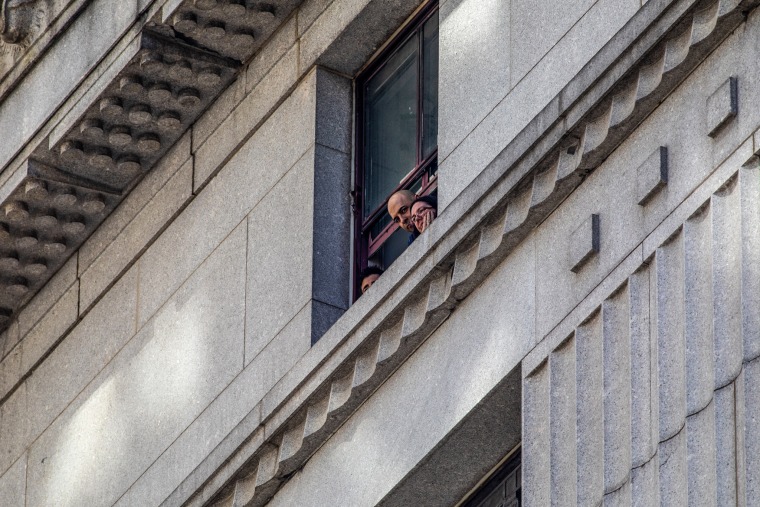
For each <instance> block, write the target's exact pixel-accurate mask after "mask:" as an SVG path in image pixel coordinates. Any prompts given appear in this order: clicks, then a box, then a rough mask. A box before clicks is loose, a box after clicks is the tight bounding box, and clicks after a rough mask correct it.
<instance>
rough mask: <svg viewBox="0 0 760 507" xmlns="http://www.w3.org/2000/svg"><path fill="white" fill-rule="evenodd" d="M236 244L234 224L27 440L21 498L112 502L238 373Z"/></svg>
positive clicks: (241, 283)
mask: <svg viewBox="0 0 760 507" xmlns="http://www.w3.org/2000/svg"><path fill="white" fill-rule="evenodd" d="M245 243H246V235H245V226H244V225H242V226H240V227H239V228H237V229H236V230H235V231H234V232H233V233H232V234H231V235H230V236H229V238H228V239H227V240H226V241H225V242H224V243H222V245H220V247H219V248H217V249H216V250H215V251H214V253H213V254H212V255H211V256H210V257H209V259H208V260H207V261H206V262H205V263H204V264H203V265H201V266H200V267H199V268H198V270H197V271H196V272H195V273H194V274H193V276H192V277H191V278H190V279H189V280H188V281H187V282H186V283H185V284H183V286H182V287H180V289H179V290H178V291H177V292H176V293H175V294H174V295H173V297H172V298H171V299H170V300H169V301H168V303H167V304H166V305H165V306H164V307H163V308H162V309H161V310H160V311H159V312H158V313H157V314H156V316H155V317H154V318H153V319H151V321H150V322H149V323H148V324H147V325H146V326H145V327H143V328H142V329H141V330H140V332H139V333H138V334H137V335H136V336H135V337H134V338H133V339H132V340H130V341H129V343H127V344H126V345H125V346H124V347H123V348H122V349H121V350H120V351H119V352H118V354H116V355H115V357H114V358H113V360H112V361H110V363H109V364H108V365H107V366H106V367H105V368H104V369H103V370H102V371H101V372H100V373H99V374H98V375H97V376H96V378H95V379H94V380H93V381H92V382H91V383H90V384H89V385H88V386H87V388H86V389H85V390H84V391H83V392H82V393H81V394H80V395H79V396H78V397H77V399H76V400H75V401H74V402H73V403H72V404H71V405H69V407H68V408H67V409H66V411H65V412H64V413H63V415H62V416H61V417H59V418H58V420H57V421H56V422H55V423H54V424H53V425H51V427H50V428H48V429H47V430H46V431H45V433H44V434H43V435H42V436H41V437H40V438H39V439H37V441H36V442H35V443H34V444H33V445H32V447H31V450H30V453H31V456H33V458H32V461H33V463H32V465H31V466H30V469H29V477H30V480H31V481H32V482H33V483H34V484H35V485H36V487H35V488H34V491H32V492H30V495H29V505H45V504H46V502H47V501H48V500H49V499H50V498H53V497H54V498H56V499H57V500H58V501H59V502H61V503H62V504H71V505H96V504H97V505H106V504H107V505H112V504H113V503H114V502H115V501H116V500H117V499H118V498H119V497H121V496H122V494H123V493H124V492H125V491H126V490H127V489H128V488H129V487H130V486H131V485H132V484H133V482H134V481H135V480H137V479H138V478H139V477H140V476H141V475H142V474H143V472H144V471H145V470H146V469H147V468H148V467H149V466H150V465H151V464H152V463H153V462H154V461H155V460H156V459H157V458H158V457H159V456H160V455H161V454H162V453H163V452H164V451H165V450H166V449H167V448H168V447H169V446H170V445H171V444H172V443H173V442H175V441H176V439H177V438H178V437H179V436H180V435H181V434H182V432H183V431H184V430H186V428H187V427H188V426H189V425H190V424H192V423H193V421H196V420H197V418H198V416H199V415H201V413H202V411H203V409H204V408H205V407H207V406H208V405H209V404H210V403H211V402H212V401H213V400H214V399H215V398H217V396H218V395H219V393H221V392H222V391H223V390H224V389H225V388H226V387H227V386H228V385H229V384H230V382H232V381H233V379H234V378H235V377H236V376H237V375H238V373H239V372H240V371H241V370H242V365H243V336H244V332H243V330H244V317H243V315H244V305H243V302H244V294H245V278H244V276H242V273H243V272H244V267H245V262H246V259H245ZM201 442H203V441H196V442H195V446H198V447H200V446H201ZM207 445H208V444H207ZM190 447H193V446H190ZM192 456H193V455H192V454H189V455H187V456H186V457H187V459H188V460H192V459H193V457H192ZM191 463H192V461H191ZM187 465H188V463H185V464H184V466H187ZM85 478H86V479H85ZM164 486H166V485H164ZM138 503H140V502H138Z"/></svg>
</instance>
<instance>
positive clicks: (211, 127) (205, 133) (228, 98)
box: [191, 72, 246, 153]
mask: <svg viewBox="0 0 760 507" xmlns="http://www.w3.org/2000/svg"><path fill="white" fill-rule="evenodd" d="M245 94H246V73H245V72H241V73H240V74H238V76H237V78H236V79H235V81H233V82H232V84H231V85H230V86H229V87H228V88H227V89H226V90H224V92H222V94H221V95H219V97H217V99H216V100H215V101H214V103H213V104H212V105H211V106H210V107H209V108H208V109H207V110H206V112H205V113H203V115H201V117H200V118H198V119H197V120H196V122H195V123H194V124H193V128H192V130H191V136H192V150H193V153H195V152H196V151H198V148H200V146H201V145H203V143H204V142H206V139H208V138H209V136H210V135H211V134H212V133H213V132H214V131H215V130H216V129H217V128H218V127H219V125H221V124H222V122H223V121H224V120H225V119H226V118H227V117H228V116H229V115H230V113H232V111H234V110H235V107H237V105H238V104H240V101H242V100H243V98H244V97H245Z"/></svg>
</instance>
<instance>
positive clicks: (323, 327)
mask: <svg viewBox="0 0 760 507" xmlns="http://www.w3.org/2000/svg"><path fill="white" fill-rule="evenodd" d="M311 307H312V312H311V333H310V334H311V343H312V344H314V343H317V341H318V340H319V339H320V338H322V335H324V334H325V333H326V332H327V330H328V329H330V327H332V325H333V324H335V322H336V321H337V320H338V319H339V318H340V316H341V315H343V314H344V313H345V311H346V309H345V308H338V307H335V306H332V305H330V304H327V303H324V302H322V301H318V300H312V302H311Z"/></svg>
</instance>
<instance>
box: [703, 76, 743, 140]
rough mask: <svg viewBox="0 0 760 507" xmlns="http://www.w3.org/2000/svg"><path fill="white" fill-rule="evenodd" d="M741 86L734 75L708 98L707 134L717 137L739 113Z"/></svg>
mask: <svg viewBox="0 0 760 507" xmlns="http://www.w3.org/2000/svg"><path fill="white" fill-rule="evenodd" d="M738 90H739V86H738V81H737V78H736V77H734V76H732V77H730V78H728V80H727V81H726V82H725V83H723V84H722V85H720V87H719V88H718V89H717V90H715V91H714V92H713V93H712V95H710V96H709V97H708V98H707V135H708V136H710V137H716V136H717V135H718V132H719V131H720V130H721V129H722V128H723V127H724V126H725V125H726V123H728V122H729V121H730V120H731V118H733V117H734V116H736V115H737V114H739V91H738Z"/></svg>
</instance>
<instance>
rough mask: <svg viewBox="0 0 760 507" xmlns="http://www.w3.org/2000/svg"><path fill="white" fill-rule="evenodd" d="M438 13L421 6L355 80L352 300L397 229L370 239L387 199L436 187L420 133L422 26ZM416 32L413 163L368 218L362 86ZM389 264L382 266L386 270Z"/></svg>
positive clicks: (434, 6)
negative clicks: (416, 184) (407, 190)
mask: <svg viewBox="0 0 760 507" xmlns="http://www.w3.org/2000/svg"><path fill="white" fill-rule="evenodd" d="M437 14H438V1H437V0H432V1H430V2H429V3H428V4H426V5H424V6H422V7H421V8H420V9H419V10H418V11H417V12H416V13H415V14H414V15H413V16H412V17H411V18H410V19H409V21H408V22H407V23H406V25H405V26H404V27H403V28H402V29H401V30H399V31H398V33H397V34H396V35H395V36H394V37H393V38H392V39H391V40H390V41H389V42H388V43H387V44H386V45H385V47H384V48H383V49H382V50H381V51H380V52H379V53H378V54H377V55H376V56H375V58H373V59H372V61H370V62H369V63H368V64H367V65H366V66H365V68H364V69H363V70H362V71H361V72H360V73H359V74H358V75H357V77H356V79H355V102H354V103H355V108H354V110H355V117H354V121H355V123H354V124H355V126H356V127H355V136H354V146H355V147H356V148H355V150H354V168H355V170H354V186H353V190H352V192H351V195H352V198H353V206H352V207H353V212H354V213H353V214H354V252H355V255H354V263H355V266H354V268H355V269H354V272H355V273H356V275H357V276H355V277H354V278H355V283H354V299H356V298H358V297H359V296H360V295H361V287H360V285H361V280H360V279H359V276H358V274H359V273H360V272H361V270H362V269H364V268H366V267H367V265H368V261H369V258H370V257H371V256H372V255H373V254H374V253H375V252H377V250H378V249H379V248H380V247H381V246H382V245H383V244H384V243H385V242H386V241H387V240H388V238H390V237H391V236H392V235H393V234H394V233H395V232H396V231H397V230H398V229H399V226H398V224H396V223H394V222H391V223H390V224H389V225H387V226H386V227H384V228H383V230H382V231H381V232H380V234H378V236H377V237H375V238H370V237H369V233H370V231H371V229H372V228H373V227H374V226H375V225H376V223H377V222H378V220H380V219H381V218H382V216H383V215H384V214H385V212H386V211H387V204H388V199H389V198H390V196H391V195H393V194H394V193H395V192H397V191H399V190H403V189H405V188H409V187H410V186H411V185H412V184H413V183H414V182H416V181H418V180H420V179H421V187H420V190H419V192H418V195H420V196H422V195H429V194H430V193H431V192H433V191H434V190H436V189H437V188H438V173H437V167H436V173H435V174H434V175H432V177H431V175H430V174H429V172H430V169H431V168H432V167H434V166H436V165H437V163H438V145H437V144H438V143H437V142H436V146H435V148H434V149H433V150H432V151H431V153H430V154H429V155H428V156H427V157H425V158H424V159H423V154H422V150H423V149H424V147H423V139H422V138H423V132H424V110H423V102H424V93H423V82H424V58H423V55H424V50H423V48H424V45H423V44H424V27H425V24H426V23H427V21H428V20H430V18H432V17H433V16H434V15H437ZM416 34H419V42H418V43H419V46H418V53H419V55H420V56H419V58H418V61H417V126H416V127H417V128H416V163H415V166H414V167H413V168H412V169H411V170H410V171H409V172H408V173H407V174H406V176H404V178H403V179H402V180H401V182H400V183H399V184H398V185H396V187H395V188H393V190H391V191H390V193H389V194H388V195H387V196H386V197H385V199H384V200H383V202H382V203H381V204H380V206H379V207H377V208H375V209H374V210H372V211H371V212H370V213H369V214H368V216H367V218H366V219H365V218H364V172H365V167H364V156H365V141H364V134H365V132H364V119H365V111H364V100H365V95H364V88H365V85H366V84H367V83H368V82H369V81H370V80H371V79H372V78H373V77H374V76H375V75H377V73H378V72H380V71H381V70H383V69H384V68H385V66H386V65H387V64H388V62H389V60H390V59H391V57H392V56H393V55H394V54H396V52H397V51H398V50H400V49H401V48H402V47H403V46H404V44H406V43H407V42H408V41H409V39H410V38H412V37H413V36H415V35H416ZM387 267H388V266H384V268H386V269H387Z"/></svg>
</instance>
